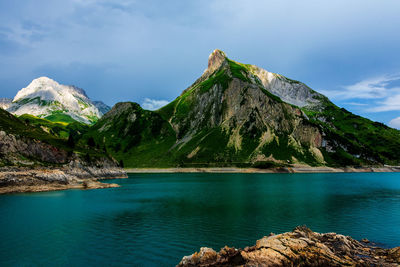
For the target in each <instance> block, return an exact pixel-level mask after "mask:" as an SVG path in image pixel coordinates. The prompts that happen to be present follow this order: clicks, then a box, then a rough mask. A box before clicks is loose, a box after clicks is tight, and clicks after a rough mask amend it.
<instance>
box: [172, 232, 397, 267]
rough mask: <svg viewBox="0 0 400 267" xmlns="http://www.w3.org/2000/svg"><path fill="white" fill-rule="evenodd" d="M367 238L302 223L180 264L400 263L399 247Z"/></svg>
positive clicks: (206, 251) (187, 258) (205, 250)
mask: <svg viewBox="0 0 400 267" xmlns="http://www.w3.org/2000/svg"><path fill="white" fill-rule="evenodd" d="M364 241H365V242H359V241H356V240H354V239H352V238H351V237H348V236H343V235H340V234H335V233H326V234H319V233H315V232H312V231H311V230H310V229H308V228H307V227H304V226H302V227H297V228H295V229H294V230H293V232H288V233H284V234H279V235H274V234H271V235H270V236H268V237H263V238H262V239H260V240H258V241H257V242H256V245H255V246H252V247H246V248H244V249H235V248H229V247H224V248H222V249H221V250H220V252H218V253H217V252H215V251H214V250H213V249H211V248H201V249H200V252H196V253H194V254H192V255H191V256H185V257H183V259H182V261H181V262H180V263H179V264H178V265H177V266H182V267H183V266H188V267H189V266H321V267H323V266H399V264H400V247H397V248H393V249H382V248H379V247H375V246H374V245H373V244H371V243H370V242H369V241H367V240H364Z"/></svg>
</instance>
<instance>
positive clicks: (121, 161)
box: [119, 159, 124, 168]
mask: <svg viewBox="0 0 400 267" xmlns="http://www.w3.org/2000/svg"><path fill="white" fill-rule="evenodd" d="M119 166H120V167H121V168H123V167H124V161H123V160H122V159H121V160H120V161H119Z"/></svg>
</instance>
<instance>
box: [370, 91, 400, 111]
mask: <svg viewBox="0 0 400 267" xmlns="http://www.w3.org/2000/svg"><path fill="white" fill-rule="evenodd" d="M394 110H400V94H397V95H394V96H389V97H387V98H386V99H385V100H384V101H378V102H377V105H376V106H375V107H373V108H371V109H369V111H371V112H383V111H394Z"/></svg>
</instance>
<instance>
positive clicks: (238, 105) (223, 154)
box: [84, 50, 400, 167]
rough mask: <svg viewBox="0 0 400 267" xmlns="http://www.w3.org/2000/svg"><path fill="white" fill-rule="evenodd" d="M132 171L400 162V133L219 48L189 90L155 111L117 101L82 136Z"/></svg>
mask: <svg viewBox="0 0 400 267" xmlns="http://www.w3.org/2000/svg"><path fill="white" fill-rule="evenodd" d="M89 137H90V138H93V139H94V140H95V141H96V143H98V144H99V145H100V146H105V147H106V148H107V151H109V152H110V153H111V154H112V155H113V156H114V157H115V158H116V159H118V160H122V161H123V162H124V163H125V166H129V167H171V166H190V167H195V166H199V167H200V166H258V167H271V166H291V165H296V164H297V165H299V164H300V165H312V166H321V165H328V166H349V165H351V166H361V165H369V164H372V165H376V164H378V165H379V164H393V165H397V164H399V162H400V131H398V130H395V129H392V128H389V127H387V126H385V125H383V124H381V123H376V122H372V121H370V120H368V119H365V118H362V117H360V116H356V115H354V114H352V113H350V112H348V111H346V110H345V109H341V108H339V107H337V106H336V105H334V104H333V103H332V102H331V101H329V99H328V98H327V97H325V96H324V95H322V94H320V93H318V92H316V91H314V90H312V89H311V88H309V87H308V86H306V85H305V84H303V83H301V82H299V81H295V80H291V79H289V78H286V77H285V76H283V75H280V74H274V73H271V72H268V71H266V70H264V69H262V68H259V67H257V66H254V65H249V64H242V63H239V62H236V61H233V60H231V59H229V58H228V57H227V56H226V54H225V53H224V52H222V51H220V50H215V51H213V53H212V54H211V55H210V56H209V60H208V67H207V69H206V70H205V71H204V73H203V74H202V76H201V77H200V78H198V79H197V80H196V81H195V82H194V83H193V84H192V85H191V86H190V87H189V88H187V89H186V90H184V91H183V92H182V94H181V95H180V96H179V97H178V98H176V99H175V100H174V101H172V102H171V103H169V104H168V105H166V106H164V107H162V108H161V109H159V110H157V111H154V112H151V111H146V110H143V109H142V108H141V107H140V106H139V105H137V104H134V103H118V104H116V105H115V106H114V107H113V108H112V109H111V111H110V112H109V113H108V114H107V116H104V117H103V118H101V119H100V120H99V121H98V122H97V123H96V124H94V125H93V126H92V127H91V128H90V130H89V132H88V133H87V134H86V136H85V137H84V138H89Z"/></svg>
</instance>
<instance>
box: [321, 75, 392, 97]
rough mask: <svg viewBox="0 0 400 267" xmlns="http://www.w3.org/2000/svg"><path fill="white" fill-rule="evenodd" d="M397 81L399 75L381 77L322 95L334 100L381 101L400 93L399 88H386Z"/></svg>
mask: <svg viewBox="0 0 400 267" xmlns="http://www.w3.org/2000/svg"><path fill="white" fill-rule="evenodd" d="M398 80H400V75H399V74H396V75H383V76H379V77H374V78H369V79H365V80H362V81H360V82H357V83H355V84H352V85H347V86H344V87H343V90H337V91H325V92H324V93H326V94H327V95H328V96H329V97H331V98H334V99H383V98H386V97H389V96H391V95H393V93H396V92H397V93H399V92H400V88H399V87H393V88H389V87H388V86H389V84H390V83H391V82H394V81H398Z"/></svg>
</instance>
